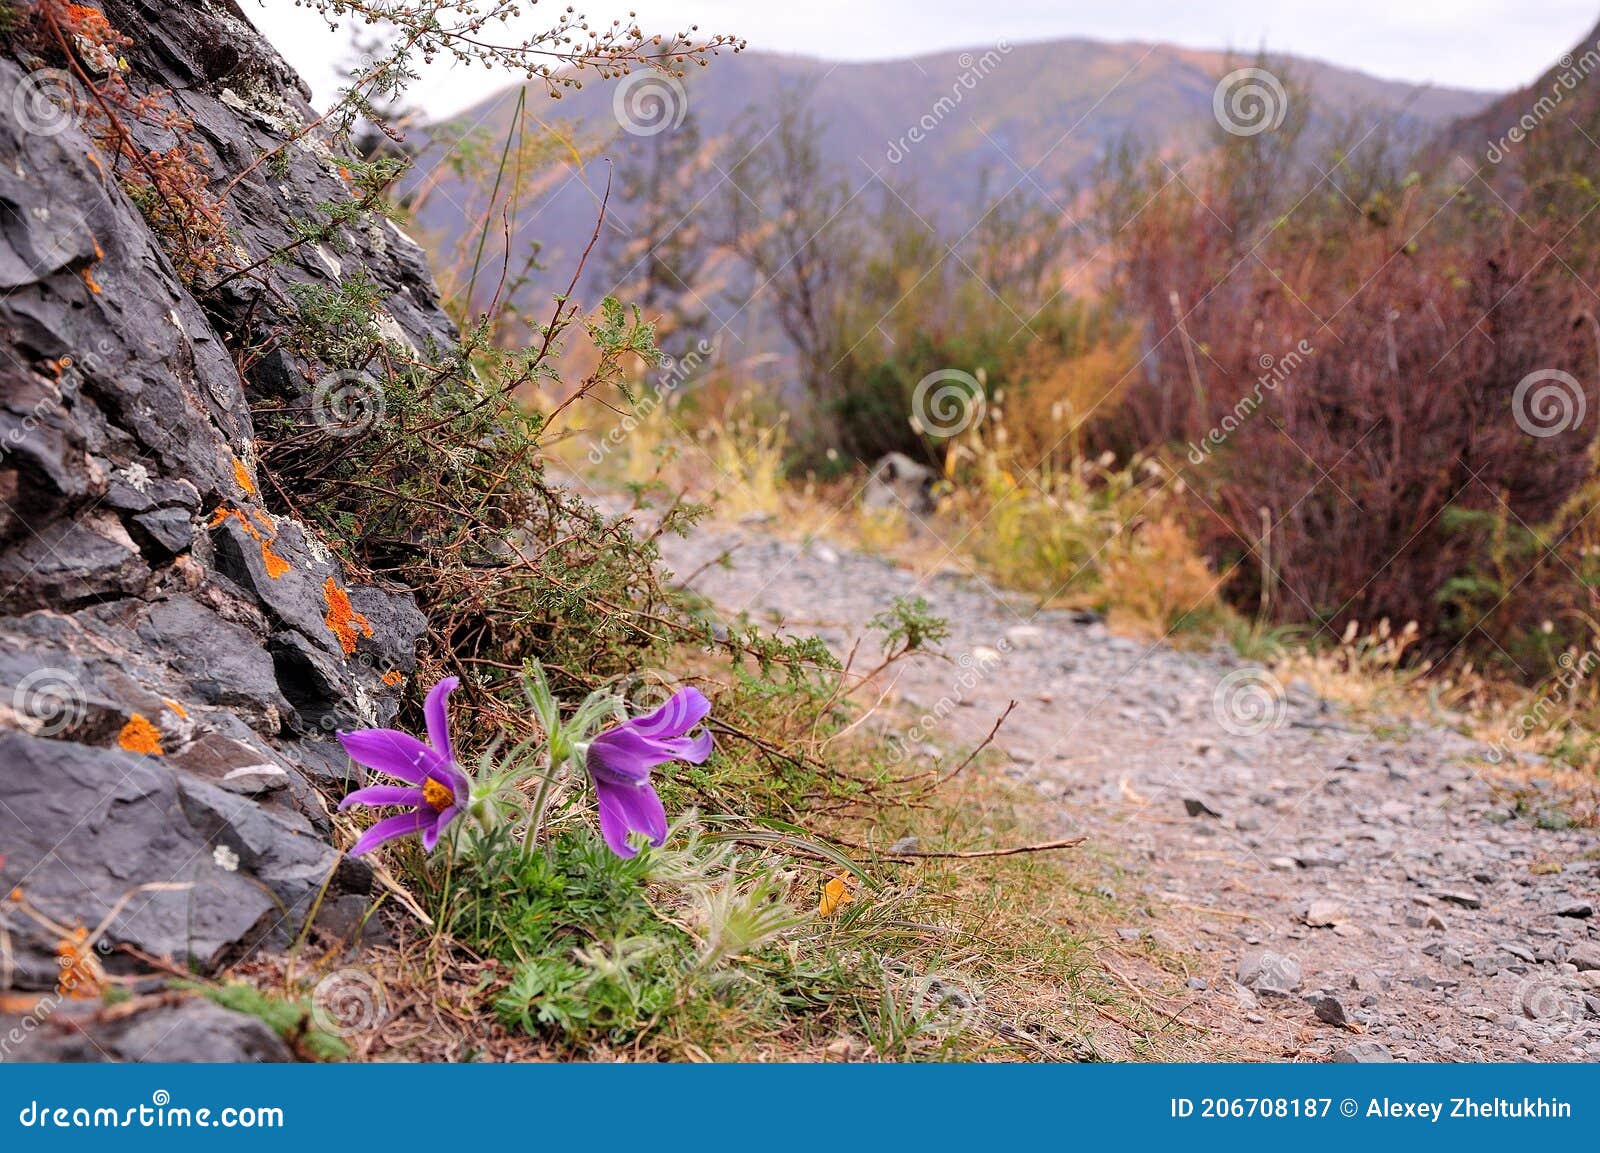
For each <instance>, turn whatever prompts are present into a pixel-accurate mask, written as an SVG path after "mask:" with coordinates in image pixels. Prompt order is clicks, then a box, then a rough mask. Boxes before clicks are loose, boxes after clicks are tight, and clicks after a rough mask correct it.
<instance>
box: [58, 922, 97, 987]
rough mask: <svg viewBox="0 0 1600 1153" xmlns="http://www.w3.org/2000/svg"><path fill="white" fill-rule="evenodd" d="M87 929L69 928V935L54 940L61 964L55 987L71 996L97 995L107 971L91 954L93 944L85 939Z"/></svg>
mask: <svg viewBox="0 0 1600 1153" xmlns="http://www.w3.org/2000/svg"><path fill="white" fill-rule="evenodd" d="M88 940H89V933H88V930H86V929H82V928H78V929H74V930H72V935H71V936H70V937H63V938H62V939H61V940H60V941H58V942H56V963H57V964H59V965H60V966H61V979H60V980H59V981H57V982H56V988H57V990H59V991H60V992H61V993H62V994H63V995H64V996H68V997H71V998H73V999H74V1000H87V999H88V998H91V997H98V996H100V994H101V993H102V992H103V991H104V989H105V981H106V973H105V970H104V969H102V968H101V967H100V959H99V958H98V957H96V956H95V955H94V946H93V945H90V944H89V943H88Z"/></svg>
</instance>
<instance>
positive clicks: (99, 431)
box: [0, 0, 455, 1059]
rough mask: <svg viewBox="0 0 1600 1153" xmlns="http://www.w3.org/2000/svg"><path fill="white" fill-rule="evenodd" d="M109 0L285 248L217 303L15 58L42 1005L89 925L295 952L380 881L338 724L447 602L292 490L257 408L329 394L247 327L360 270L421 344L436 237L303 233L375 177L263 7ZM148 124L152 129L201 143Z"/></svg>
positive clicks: (17, 592)
mask: <svg viewBox="0 0 1600 1153" xmlns="http://www.w3.org/2000/svg"><path fill="white" fill-rule="evenodd" d="M105 10H106V15H107V17H108V19H109V20H110V21H111V23H112V24H113V25H114V26H115V27H117V28H118V29H120V30H121V31H122V32H123V33H125V34H127V35H128V36H130V37H131V38H132V39H133V44H132V45H131V46H130V47H129V48H128V49H127V51H126V53H125V57H126V62H127V67H128V69H129V75H130V76H131V77H132V78H133V79H132V80H131V81H130V83H133V84H134V85H135V86H136V87H137V88H138V89H139V90H140V91H146V90H149V89H150V88H155V87H160V88H165V89H170V95H169V96H168V97H167V98H168V99H170V100H171V101H172V102H174V103H175V104H176V106H177V107H178V109H179V110H181V112H182V113H183V114H184V115H185V116H186V117H187V119H188V120H189V121H190V122H192V125H193V130H192V132H189V133H187V135H188V136H189V138H190V139H189V142H191V143H195V144H198V145H199V146H200V147H201V149H202V150H203V151H204V153H205V155H206V157H207V160H208V162H209V163H210V166H211V167H210V172H209V175H210V178H211V186H212V188H214V189H229V192H228V196H227V199H226V201H225V215H226V223H227V225H228V228H229V232H230V234H231V237H232V242H233V244H234V245H236V251H233V252H231V253H230V254H229V263H230V264H232V265H235V266H241V265H251V264H254V263H256V262H259V261H263V260H265V258H266V257H268V255H269V254H273V253H279V254H281V255H280V256H279V258H278V259H276V260H275V261H273V262H272V263H271V264H268V265H264V267H266V268H267V269H268V272H267V273H266V274H265V275H252V276H242V277H238V278H236V279H234V280H232V281H231V282H229V283H228V284H227V285H226V286H225V287H223V288H222V289H221V290H220V291H217V292H211V293H207V294H206V298H205V302H204V305H202V303H201V301H200V300H198V299H197V298H196V296H195V295H194V293H192V292H191V291H190V289H189V288H188V287H186V285H185V283H184V282H183V280H182V279H181V278H180V276H179V275H178V273H177V271H176V270H175V268H174V265H173V263H172V261H171V260H170V259H169V258H168V254H167V252H166V251H165V249H164V246H163V243H162V241H161V240H160V239H158V237H157V236H156V235H154V234H153V233H152V231H151V228H150V227H149V226H148V225H147V223H146V220H145V218H144V217H143V216H142V215H141V213H140V211H139V209H138V208H137V207H136V206H135V205H134V203H133V202H132V201H131V200H130V199H129V197H128V196H127V195H126V194H125V192H124V190H123V188H122V187H121V186H119V183H118V180H117V178H116V175H115V171H114V165H113V163H112V162H111V160H110V159H109V158H108V157H105V156H104V155H102V154H100V151H99V150H98V149H97V147H96V144H95V142H94V140H93V139H92V138H91V135H90V133H89V132H88V131H87V130H86V125H85V123H84V122H83V121H84V118H83V116H82V115H81V114H74V113H73V112H72V111H71V110H70V109H66V108H64V109H62V110H61V113H60V116H59V117H57V118H49V117H46V118H45V119H44V120H43V121H41V120H40V119H39V118H38V117H37V116H24V115H19V114H18V109H19V108H24V107H25V105H24V103H22V102H18V101H13V100H12V98H11V94H12V93H15V92H19V91H23V90H24V86H27V85H33V86H35V87H37V81H36V74H37V71H38V69H39V67H40V65H41V64H42V63H44V62H41V61H39V60H37V59H32V58H29V57H27V55H26V54H25V53H22V52H20V51H12V52H10V53H9V54H7V55H5V56H0V94H4V96H5V98H4V99H3V100H0V293H3V296H0V854H3V855H4V860H3V863H0V894H4V893H6V892H10V891H12V890H20V895H21V898H22V900H21V901H18V900H15V899H13V900H11V901H9V902H6V903H4V904H3V905H0V910H3V914H0V915H3V916H4V932H5V935H6V939H7V940H6V944H7V947H6V949H5V958H4V967H3V969H0V985H8V986H9V987H10V988H11V990H12V991H13V994H23V993H27V992H28V991H34V992H38V993H40V994H46V995H48V994H49V993H50V992H51V991H52V990H54V989H55V988H56V986H57V983H58V981H59V980H60V976H61V968H60V963H59V961H58V956H59V954H60V949H61V937H62V932H61V931H62V930H69V931H71V930H86V931H88V932H90V933H94V932H96V931H99V932H100V934H101V946H100V952H101V955H102V959H103V961H104V964H105V965H106V966H107V967H108V968H110V969H116V968H118V967H119V966H120V967H122V968H125V969H126V968H130V967H133V966H135V965H136V964H138V963H139V962H137V961H136V960H135V958H144V959H146V960H148V959H150V958H154V959H158V960H164V961H166V962H169V963H170V964H171V965H172V966H174V967H176V968H178V969H179V970H182V969H185V968H189V967H194V968H198V969H200V970H202V971H215V970H217V969H218V968H220V967H222V966H224V965H226V964H228V963H230V962H232V961H234V960H236V959H238V958H239V957H240V956H242V955H244V954H245V953H247V952H248V951H250V950H251V949H254V948H257V947H259V946H262V945H271V944H273V943H281V942H286V941H288V940H290V939H292V937H293V936H294V935H295V934H296V933H298V932H299V931H300V929H301V928H302V926H303V924H304V922H305V919H306V917H307V915H308V912H309V910H310V908H311V907H312V904H313V902H314V901H315V899H316V897H317V894H318V893H319V892H321V891H322V890H323V888H324V886H325V885H327V886H330V887H331V895H332V896H333V897H337V896H338V895H339V894H340V893H341V892H342V893H347V894H348V893H356V894H359V893H362V892H364V891H366V890H367V889H368V888H369V887H370V875H369V873H368V871H367V869H366V868H365V866H362V865H360V864H358V863H354V862H351V861H349V860H348V859H347V858H344V857H343V856H342V854H341V853H340V852H339V850H338V849H337V848H336V846H335V845H334V844H333V843H332V836H331V826H330V822H329V819H328V813H327V808H326V805H325V803H324V801H323V799H322V795H321V792H320V791H319V788H318V786H319V784H320V785H322V786H324V787H326V788H327V790H328V792H329V795H332V796H336V795H337V793H338V792H339V791H340V790H342V789H343V788H344V787H345V784H346V780H345V778H346V777H347V775H348V774H350V773H352V772H354V770H353V769H351V768H350V767H349V763H348V761H347V760H346V758H345V757H344V756H343V753H342V752H341V751H340V749H339V748H338V746H337V744H336V743H335V742H334V741H333V740H332V731H333V730H334V729H335V728H339V727H349V726H353V725H361V724H373V723H383V722H386V721H388V720H389V719H391V718H392V717H393V715H394V713H395V711H396V709H397V704H398V694H399V692H400V689H399V687H398V686H399V685H400V684H401V683H403V680H404V677H405V675H406V674H407V673H409V672H410V671H411V669H412V668H413V666H414V663H415V652H416V647H417V644H418V641H419V639H420V638H421V636H422V634H423V633H424V631H425V628H426V619H425V617H424V616H423V614H422V613H421V611H420V610H419V609H418V607H417V604H416V602H415V598H414V597H413V596H412V594H411V593H410V592H409V591H408V590H406V589H401V588H392V587H387V586H379V585H376V584H373V583H371V582H367V581H364V580H363V578H362V577H361V575H360V574H358V573H353V572H350V571H347V570H346V568H345V567H344V566H343V565H341V564H340V563H339V562H338V561H337V560H336V559H334V553H333V550H331V549H330V548H329V547H328V543H327V542H326V541H323V540H321V539H319V538H318V536H317V535H316V533H315V532H313V531H312V530H311V529H310V528H308V527H306V526H304V525H302V524H299V523H296V522H295V521H294V520H293V519H291V518H289V517H287V516H284V515H282V511H281V506H277V507H274V506H273V505H271V504H270V503H269V501H268V500H267V499H266V498H265V497H264V496H263V493H268V492H272V491H274V490H273V487H272V484H271V479H270V478H268V477H266V476H263V475H261V473H260V471H259V470H258V466H257V461H256V455H255V452H254V444H253V437H254V428H253V423H252V406H253V404H254V403H258V402H259V401H261V400H262V399H263V398H265V397H269V396H270V397H272V398H275V399H278V400H281V398H283V397H285V396H288V397H304V396H309V394H310V393H311V390H312V388H313V384H314V371H313V369H312V367H311V366H309V365H307V364H305V363H302V362H300V361H297V360H296V359H295V358H294V357H293V356H292V355H290V354H289V353H287V352H283V351H280V350H278V349H273V348H270V347H269V348H267V349H266V350H265V351H262V352H260V354H259V355H254V354H252V355H251V356H249V357H247V356H245V355H243V352H242V346H243V340H244V334H246V333H247V332H260V331H262V330H263V327H268V328H270V325H271V323H272V322H273V321H274V317H275V311H274V310H275V309H277V308H279V307H281V302H282V301H283V300H284V299H286V295H285V289H286V288H287V287H288V286H289V285H292V284H294V283H297V282H298V283H321V284H332V283H334V282H336V280H337V278H338V277H339V276H341V275H347V274H349V273H352V272H356V271H359V272H361V273H363V274H364V275H365V276H366V277H368V278H369V279H370V280H371V281H373V282H374V283H376V284H377V285H378V286H379V287H380V290H381V292H382V293H383V294H384V297H385V314H384V315H383V316H382V317H380V319H381V321H382V323H383V325H384V327H385V329H386V330H387V332H389V333H391V334H392V335H393V337H394V338H395V339H397V340H400V341H403V342H409V343H411V344H413V345H414V346H416V347H426V346H428V345H429V344H435V345H446V344H448V343H450V342H451V341H452V340H453V338H454V335H455V334H454V332H453V330H452V329H451V326H450V323H449V321H448V319H447V318H446V317H445V315H444V313H443V312H442V311H441V310H440V308H439V306H438V301H437V297H436V293H435V290H434V288H433V285H432V283H431V281H430V279H429V275H428V272H427V266H426V262H425V259H424V257H423V255H422V253H421V251H420V250H419V249H418V248H417V247H416V245H415V244H414V243H412V242H411V241H410V240H409V239H408V238H407V237H405V236H404V235H403V234H402V233H401V232H400V231H399V230H398V229H396V228H394V227H393V226H392V225H390V224H388V223H387V222H385V221H383V220H382V219H381V218H375V219H374V220H373V221H369V222H367V223H363V224H361V225H359V226H352V227H351V228H349V229H347V230H346V233H345V234H344V235H342V236H340V237H339V243H338V244H337V245H336V246H329V245H307V244H300V245H296V243H295V240H296V236H297V233H296V228H297V225H300V224H303V222H304V221H306V220H308V219H316V218H317V217H318V214H319V212H320V211H321V210H322V207H323V206H325V205H329V204H335V203H339V202H342V201H346V202H347V201H348V200H349V199H350V197H351V195H352V194H351V191H350V189H349V187H348V186H347V185H346V184H345V183H344V180H343V178H342V176H341V172H340V165H339V163H338V161H337V158H336V157H335V156H333V155H332V154H331V153H330V151H329V150H328V147H327V145H326V143H325V142H324V140H323V137H322V134H321V131H320V129H314V130H313V131H311V132H310V133H309V134H308V135H305V136H303V137H301V136H299V134H300V133H301V132H302V130H303V128H304V127H305V126H306V125H309V124H311V122H312V121H313V120H314V118H315V115H314V113H313V112H312V111H311V109H310V107H309V105H308V104H307V102H306V90H305V89H304V86H303V85H302V84H300V82H299V81H298V80H297V79H296V78H295V77H294V75H293V73H292V72H291V71H290V70H289V69H288V68H287V67H286V66H285V65H284V64H283V62H282V61H281V60H280V59H279V58H278V57H277V56H276V54H275V53H274V52H273V51H272V49H271V48H270V47H269V46H268V45H267V44H266V43H265V41H264V40H262V39H261V37H260V36H259V35H257V34H256V33H255V32H254V31H253V30H252V29H251V27H250V25H249V23H248V21H247V20H246V19H245V17H244V15H243V13H242V12H241V11H240V10H239V9H238V8H237V7H236V6H235V5H234V4H232V3H227V2H216V0H209V2H203V3H195V2H190V0H173V2H169V3H160V2H150V0H145V2H141V3H138V4H133V3H125V2H124V3H119V2H115V0H112V2H108V3H107V4H106V6H105ZM58 82H61V83H66V82H65V81H63V80H61V79H60V77H59V76H58ZM67 86H68V87H71V84H67ZM77 96H78V98H79V99H80V100H82V99H83V98H84V97H83V93H82V92H81V91H79V92H78V93H77ZM130 127H131V128H132V130H133V131H135V133H136V134H138V135H140V137H141V139H140V141H139V143H140V145H141V146H142V147H144V148H161V147H169V146H170V145H171V143H173V141H172V140H171V139H170V133H167V132H165V130H163V129H161V128H159V127H153V126H151V125H150V124H147V123H144V122H138V121H133V122H130ZM164 136H165V137H167V138H164ZM291 137H297V139H296V140H295V142H294V143H292V144H291V145H289V146H288V147H287V148H282V150H281V153H280V154H279V158H278V159H277V160H275V161H274V162H272V163H265V164H257V163H256V162H257V161H258V160H259V159H260V158H261V157H262V156H263V154H265V153H267V152H269V151H273V150H277V149H280V146H283V145H284V144H285V141H286V140H289V139H290V138H291ZM235 181H236V183H234V182H235ZM230 184H231V185H232V186H231V188H230ZM335 248H336V251H335V250H334V249H335ZM391 322H392V323H391ZM254 351H259V350H254ZM241 364H243V365H244V366H245V369H246V371H245V373H244V374H241ZM341 614H342V615H341ZM351 620H354V621H356V622H357V627H350V624H349V621H351ZM108 946H109V948H108ZM7 1004H8V1006H9V1005H10V1004H11V1002H9V1001H8V1002H7ZM156 1011H157V1012H163V1013H169V1014H174V1016H173V1021H172V1027H173V1028H175V1029H180V1031H182V1035H183V1036H192V1037H193V1038H197V1039H198V1040H197V1041H196V1044H201V1045H202V1046H203V1044H204V1038H206V1037H212V1038H217V1037H224V1038H227V1037H231V1038H233V1040H231V1041H228V1043H227V1044H223V1043H222V1042H220V1041H219V1042H218V1046H219V1047H218V1048H217V1051H216V1053H215V1054H213V1055H215V1056H219V1057H226V1056H228V1055H229V1054H230V1053H233V1052H235V1051H237V1052H238V1053H252V1054H255V1055H260V1054H256V1049H257V1048H259V1049H262V1050H263V1052H266V1051H274V1052H275V1050H273V1049H272V1045H270V1044H267V1041H266V1040H263V1039H261V1038H255V1039H254V1040H251V1039H250V1038H248V1037H246V1038H245V1039H244V1040H240V1039H239V1034H238V1030H237V1029H236V1028H234V1027H232V1026H229V1027H223V1026H219V1025H218V1024H217V1022H216V1021H215V1020H214V1019H213V1018H214V1017H215V1015H216V1014H217V1013H222V1012H224V1011H223V1010H220V1009H216V1008H215V1007H211V1006H208V1007H205V1008H194V1007H191V1006H181V1007H178V1008H168V1009H159V1010H156ZM61 1016H62V1019H63V1021H64V1020H65V1019H66V1017H67V1015H66V1014H62V1015H61ZM3 1024H4V1019H3V1018H0V1026H3ZM84 1028H85V1029H88V1030H89V1032H90V1033H92V1032H93V1030H94V1028H95V1026H94V1025H93V1024H92V1023H91V1024H89V1025H85V1026H84ZM110 1028H111V1027H110V1026H106V1029H107V1030H109V1029H110ZM145 1028H146V1026H144V1025H137V1027H136V1026H134V1025H130V1024H129V1023H128V1022H127V1021H126V1020H124V1021H121V1022H119V1023H118V1024H117V1026H116V1038H121V1039H122V1040H126V1039H127V1036H129V1035H131V1036H133V1037H134V1041H133V1042H129V1043H128V1044H126V1045H123V1044H121V1043H120V1041H117V1040H116V1038H112V1037H111V1034H110V1033H109V1032H107V1033H106V1034H105V1037H104V1038H101V1040H106V1038H110V1041H111V1042H116V1043H110V1042H108V1043H105V1044H91V1045H86V1046H82V1040H81V1037H82V1035H81V1034H80V1035H79V1036H80V1040H79V1041H70V1039H69V1038H68V1034H67V1033H66V1032H64V1031H63V1030H62V1029H60V1028H58V1029H56V1031H55V1034H54V1035H55V1041H54V1042H50V1041H48V1038H49V1037H50V1036H51V1035H52V1032H51V1022H50V1021H48V1020H47V1021H44V1022H43V1023H42V1024H41V1025H40V1026H39V1028H38V1029H37V1030H31V1031H30V1032H31V1033H32V1035H33V1036H35V1037H36V1038H38V1039H39V1040H38V1043H39V1044H40V1045H45V1046H46V1047H47V1048H46V1049H45V1050H39V1051H35V1052H30V1051H29V1050H28V1049H27V1048H25V1047H24V1048H23V1049H21V1050H14V1051H10V1052H8V1053H7V1054H6V1056H8V1057H9V1058H11V1059H28V1058H29V1057H37V1056H39V1055H40V1053H41V1052H45V1051H48V1045H50V1044H55V1045H56V1046H57V1048H58V1050H59V1052H60V1054H61V1055H66V1056H72V1055H74V1053H75V1050H74V1049H73V1046H74V1045H80V1046H82V1047H83V1053H82V1054H80V1055H84V1056H90V1057H92V1056H95V1055H96V1054H100V1055H111V1056H124V1057H138V1056H143V1055H146V1054H145V1052H144V1051H143V1050H148V1049H149V1046H143V1047H142V1048H141V1045H140V1044H138V1043H137V1042H138V1037H139V1036H142V1033H140V1032H139V1030H141V1029H145ZM149 1029H150V1031H151V1036H152V1037H159V1036H165V1034H163V1033H162V1031H161V1029H159V1028H155V1027H154V1026H150V1027H149ZM4 1032H5V1029H4V1028H3V1027H0V1033H4ZM91 1039H92V1038H91ZM267 1040H273V1039H270V1038H269V1039H267ZM258 1042H259V1044H258ZM63 1046H64V1048H62V1047H63ZM252 1046H254V1048H252ZM280 1048H281V1047H280ZM135 1050H141V1051H137V1052H136V1051H135ZM156 1051H160V1052H164V1051H165V1050H162V1049H161V1047H160V1046H159V1045H158V1046H156ZM190 1055H195V1054H190ZM199 1055H200V1056H205V1055H206V1054H204V1053H200V1054H199Z"/></svg>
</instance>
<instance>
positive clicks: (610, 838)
mask: <svg viewBox="0 0 1600 1153" xmlns="http://www.w3.org/2000/svg"><path fill="white" fill-rule="evenodd" d="M632 787H633V786H631V785H612V784H608V783H606V782H604V781H601V780H598V779H597V780H596V781H595V783H594V795H595V799H596V800H598V801H599V802H600V835H601V836H602V837H604V838H605V842H606V845H607V846H608V847H609V848H610V849H611V851H612V852H613V853H615V854H616V855H617V856H619V857H622V858H624V859H626V858H629V857H635V856H637V855H638V853H639V850H638V849H636V848H634V847H633V846H632V845H630V844H628V815H627V813H626V812H624V811H623V807H622V802H621V798H619V797H618V796H617V794H618V793H620V792H621V791H622V790H624V789H628V788H632Z"/></svg>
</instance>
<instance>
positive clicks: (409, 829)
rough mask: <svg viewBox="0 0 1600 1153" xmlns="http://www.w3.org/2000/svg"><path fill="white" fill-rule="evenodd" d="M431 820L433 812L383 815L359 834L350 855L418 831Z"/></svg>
mask: <svg viewBox="0 0 1600 1153" xmlns="http://www.w3.org/2000/svg"><path fill="white" fill-rule="evenodd" d="M432 820H433V813H432V812H431V811H430V812H418V813H401V814H400V815H399V816H397V817H385V818H384V819H383V820H381V821H379V822H378V823H377V824H376V825H373V826H372V828H370V829H368V830H367V831H366V832H364V833H362V834H361V839H360V840H359V841H357V842H356V843H355V844H354V845H353V846H352V847H351V849H350V855H351V856H352V857H359V856H360V855H361V854H362V853H369V852H371V851H372V850H373V849H376V848H377V847H378V846H379V845H381V844H383V843H384V842H385V841H392V840H394V839H395V838H396V837H406V836H410V835H411V834H412V833H416V832H420V831H421V830H422V828H423V827H424V826H425V825H427V824H428V823H429V822H430V821H432Z"/></svg>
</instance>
